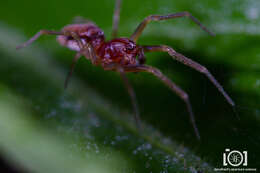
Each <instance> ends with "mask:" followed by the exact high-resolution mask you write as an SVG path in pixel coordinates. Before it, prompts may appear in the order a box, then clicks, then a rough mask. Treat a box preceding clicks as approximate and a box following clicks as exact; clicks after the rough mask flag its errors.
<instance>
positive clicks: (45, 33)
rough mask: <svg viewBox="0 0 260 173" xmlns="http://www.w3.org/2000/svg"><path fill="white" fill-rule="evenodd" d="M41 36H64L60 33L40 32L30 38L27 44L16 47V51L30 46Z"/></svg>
mask: <svg viewBox="0 0 260 173" xmlns="http://www.w3.org/2000/svg"><path fill="white" fill-rule="evenodd" d="M42 35H64V33H63V32H60V31H50V30H40V31H39V32H37V33H36V34H35V35H34V36H33V37H31V38H30V39H29V40H28V41H27V42H25V43H23V44H21V45H19V46H17V47H16V49H21V48H24V47H26V46H28V45H30V44H31V43H32V42H34V41H35V40H37V39H38V38H39V37H40V36H42Z"/></svg>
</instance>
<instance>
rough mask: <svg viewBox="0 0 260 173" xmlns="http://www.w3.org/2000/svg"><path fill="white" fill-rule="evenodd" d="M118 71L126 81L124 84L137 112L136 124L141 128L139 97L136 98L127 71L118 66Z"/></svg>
mask: <svg viewBox="0 0 260 173" xmlns="http://www.w3.org/2000/svg"><path fill="white" fill-rule="evenodd" d="M118 71H119V73H120V76H121V78H122V80H123V82H124V85H125V87H126V89H127V91H128V94H129V96H130V98H131V102H132V105H133V109H134V112H135V116H134V117H135V121H136V124H137V127H138V128H139V129H141V127H142V126H141V119H140V116H139V109H138V105H137V99H136V95H135V92H134V89H133V87H132V86H131V85H130V83H129V80H128V79H127V76H126V75H125V71H124V69H123V68H118Z"/></svg>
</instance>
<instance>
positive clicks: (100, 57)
mask: <svg viewBox="0 0 260 173" xmlns="http://www.w3.org/2000/svg"><path fill="white" fill-rule="evenodd" d="M115 4H116V5H115V11H114V17H113V28H112V40H110V41H105V36H104V32H103V31H102V30H101V29H100V28H98V27H97V26H96V25H95V24H94V23H93V22H91V21H88V20H85V21H84V22H82V23H78V24H70V25H67V26H65V27H64V28H63V29H62V30H61V31H51V30H40V31H39V32H38V33H37V34H35V35H34V36H33V37H32V38H31V39H29V40H28V41H27V42H25V43H24V44H22V45H20V46H18V47H17V49H20V48H23V47H26V46H28V45H29V44H31V43H32V42H33V41H35V40H36V39H38V38H39V37H40V36H41V35H57V41H58V42H59V43H60V44H61V45H62V46H65V47H68V48H69V49H71V50H73V51H76V52H77V53H76V55H75V57H74V59H73V63H72V64H71V69H70V72H69V74H68V75H67V77H66V80H65V88H66V87H67V84H68V81H69V78H70V76H71V74H72V72H73V69H74V66H75V64H76V62H77V61H78V59H79V58H80V57H81V56H84V57H85V58H86V59H88V60H91V62H92V63H93V64H94V65H101V66H102V67H103V68H104V70H112V71H117V72H119V73H120V76H121V78H122V79H123V82H124V84H125V86H126V88H127V90H128V93H129V95H130V98H131V101H132V104H133V107H134V111H135V120H136V122H137V125H138V126H140V118H139V111H138V106H137V101H136V96H135V93H134V90H133V88H132V87H131V85H130V84H129V81H128V79H127V77H126V75H125V73H127V72H148V73H151V74H153V75H155V76H156V77H158V78H159V79H160V80H162V81H163V82H164V83H165V84H166V85H167V86H168V87H169V88H170V89H171V90H172V91H173V92H175V93H176V94H177V95H178V96H179V97H180V98H181V99H182V100H183V101H184V102H185V104H186V106H187V110H188V112H189V115H190V119H191V123H192V125H193V128H194V131H195V134H196V136H197V138H198V139H200V135H199V131H198V129H197V126H196V124H195V119H194V116H193V112H192V108H191V104H190V101H189V96H188V94H187V93H186V92H185V91H183V90H182V89H181V88H180V87H179V86H177V85H176V84H175V83H174V82H172V81H171V80H170V79H169V78H168V77H166V76H165V75H164V74H162V72H161V71H160V70H159V69H157V68H155V67H152V66H148V65H145V55H144V53H146V52H167V53H168V54H169V55H170V56H171V57H172V58H173V59H175V60H177V61H179V62H181V63H183V64H184V65H186V66H189V67H191V68H193V69H194V70H197V71H199V72H200V73H202V74H204V75H206V77H207V78H208V79H209V80H210V81H211V82H212V83H213V84H214V85H215V86H216V88H217V89H218V90H219V92H220V93H222V95H223V96H224V97H225V99H226V100H227V102H228V103H229V104H230V105H231V106H233V107H234V106H235V103H234V102H233V100H232V99H231V98H230V97H229V96H228V94H227V93H226V92H225V91H224V89H223V87H222V86H221V85H220V84H219V83H218V82H217V80H216V79H215V78H214V77H213V76H212V74H211V73H210V72H209V71H208V69H207V68H206V67H204V66H202V65H200V64H199V63H197V62H195V61H193V60H191V59H189V58H187V57H185V56H184V55H182V54H180V53H178V52H176V51H175V50H174V49H173V48H171V47H169V46H166V45H153V46H148V45H146V46H144V45H138V44H137V40H138V38H139V36H140V35H141V34H142V32H143V30H144V29H145V27H146V25H147V24H148V23H150V22H151V21H160V20H168V19H174V18H179V17H188V18H190V19H191V20H192V21H193V22H195V23H196V24H197V25H198V26H199V27H200V28H201V29H203V30H204V31H206V32H208V33H209V34H210V35H212V36H214V35H215V34H214V33H212V32H211V31H209V30H208V29H207V28H206V27H205V26H204V25H202V24H201V23H200V22H199V20H198V19H196V18H195V17H193V16H192V15H191V14H190V13H189V12H179V13H174V14H168V15H150V16H148V17H146V18H145V19H144V20H143V21H142V22H141V23H140V24H139V25H138V27H137V28H136V30H135V31H134V33H133V34H132V35H131V36H130V38H122V37H120V38H117V31H118V23H119V17H120V16H119V13H120V4H121V0H116V3H115Z"/></svg>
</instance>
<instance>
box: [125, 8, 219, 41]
mask: <svg viewBox="0 0 260 173" xmlns="http://www.w3.org/2000/svg"><path fill="white" fill-rule="evenodd" d="M179 17H189V18H190V19H191V20H192V21H193V22H195V23H196V24H197V25H199V26H200V28H201V29H203V30H204V31H206V32H207V33H209V34H210V35H212V36H215V34H214V33H213V32H211V31H209V30H208V29H207V28H206V27H205V26H204V25H202V23H201V22H200V21H199V20H198V19H197V18H195V17H194V16H192V15H191V14H190V13H189V12H186V11H185V12H179V13H174V14H168V15H163V16H161V15H150V16H148V17H146V18H145V19H144V20H143V21H142V22H141V23H140V24H139V25H138V27H137V28H136V30H135V32H134V33H133V34H132V35H131V37H130V39H131V40H133V41H135V42H136V41H137V39H138V38H139V36H140V35H141V34H142V32H143V30H144V28H145V27H146V25H147V24H148V23H150V22H151V21H160V20H167V19H174V18H179Z"/></svg>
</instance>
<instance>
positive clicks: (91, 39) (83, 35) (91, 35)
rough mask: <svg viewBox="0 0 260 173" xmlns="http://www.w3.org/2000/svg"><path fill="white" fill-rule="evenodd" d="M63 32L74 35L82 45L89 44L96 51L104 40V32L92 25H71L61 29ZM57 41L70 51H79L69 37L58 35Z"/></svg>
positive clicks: (77, 46)
mask: <svg viewBox="0 0 260 173" xmlns="http://www.w3.org/2000/svg"><path fill="white" fill-rule="evenodd" d="M62 31H63V32H65V33H66V32H70V33H75V34H76V35H77V36H78V37H79V38H80V39H81V41H82V42H83V43H86V42H88V43H90V44H91V45H92V46H93V47H94V48H95V49H96V50H97V49H98V48H99V47H100V46H101V45H102V43H103V42H104V40H105V36H104V32H103V31H102V30H101V29H100V28H99V27H97V26H96V25H95V24H94V23H91V22H89V23H86V24H71V25H67V26H65V27H64V28H63V29H62ZM57 41H58V42H59V43H60V44H61V45H63V46H65V47H68V48H69V49H71V50H75V51H79V50H80V48H79V45H78V43H77V42H76V41H75V40H74V39H73V37H71V36H64V35H59V36H57Z"/></svg>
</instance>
